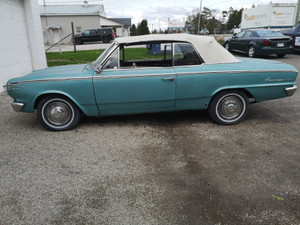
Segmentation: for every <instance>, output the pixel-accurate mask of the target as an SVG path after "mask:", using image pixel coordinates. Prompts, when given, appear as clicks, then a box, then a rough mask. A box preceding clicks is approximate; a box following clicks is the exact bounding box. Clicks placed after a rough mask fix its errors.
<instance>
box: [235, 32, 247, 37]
mask: <svg viewBox="0 0 300 225" xmlns="http://www.w3.org/2000/svg"><path fill="white" fill-rule="evenodd" d="M244 34H245V32H240V33H238V34H237V35H236V36H237V37H238V38H241V37H243V36H244Z"/></svg>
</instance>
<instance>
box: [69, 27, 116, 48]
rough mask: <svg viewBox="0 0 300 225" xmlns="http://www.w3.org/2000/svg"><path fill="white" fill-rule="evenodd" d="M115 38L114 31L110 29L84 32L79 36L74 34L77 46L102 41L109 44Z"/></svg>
mask: <svg viewBox="0 0 300 225" xmlns="http://www.w3.org/2000/svg"><path fill="white" fill-rule="evenodd" d="M114 38H115V34H114V30H113V29H112V28H101V29H91V30H85V31H83V32H82V33H81V34H75V36H74V41H75V43H76V44H77V45H80V44H82V43H84V42H93V41H102V42H103V43H109V42H110V41H111V40H113V39H114Z"/></svg>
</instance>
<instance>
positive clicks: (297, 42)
mask: <svg viewBox="0 0 300 225" xmlns="http://www.w3.org/2000/svg"><path fill="white" fill-rule="evenodd" d="M280 33H282V34H284V35H286V36H290V37H292V38H293V44H294V49H296V50H300V24H298V25H297V26H296V27H295V28H294V29H290V30H282V31H280Z"/></svg>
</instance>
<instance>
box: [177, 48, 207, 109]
mask: <svg viewBox="0 0 300 225" xmlns="http://www.w3.org/2000/svg"><path fill="white" fill-rule="evenodd" d="M174 49H175V54H174V70H175V73H176V96H175V99H176V110H185V109H201V108H205V104H206V103H207V98H206V97H205V90H206V89H205V88H206V86H207V85H208V84H209V83H205V82H203V81H205V79H203V77H205V75H196V74H198V73H199V71H203V68H204V67H205V65H204V64H203V60H202V59H201V56H200V55H199V54H198V53H197V51H196V50H195V49H194V47H193V46H192V45H191V44H189V43H175V44H174ZM204 71H205V70H204Z"/></svg>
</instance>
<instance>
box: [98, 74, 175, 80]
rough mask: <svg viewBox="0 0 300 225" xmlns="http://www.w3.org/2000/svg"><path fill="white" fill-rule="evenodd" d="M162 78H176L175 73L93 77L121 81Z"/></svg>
mask: <svg viewBox="0 0 300 225" xmlns="http://www.w3.org/2000/svg"><path fill="white" fill-rule="evenodd" d="M163 76H176V74H175V73H160V74H139V75H121V76H119V75H107V76H105V75H104V76H101V75H100V76H95V77H94V79H95V80H103V79H121V78H141V77H163Z"/></svg>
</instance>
